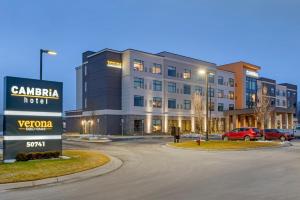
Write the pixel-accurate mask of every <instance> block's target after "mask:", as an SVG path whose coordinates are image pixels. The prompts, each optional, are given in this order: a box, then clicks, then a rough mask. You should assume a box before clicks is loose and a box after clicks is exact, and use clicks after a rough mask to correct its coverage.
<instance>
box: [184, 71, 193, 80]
mask: <svg viewBox="0 0 300 200" xmlns="http://www.w3.org/2000/svg"><path fill="white" fill-rule="evenodd" d="M191 77H192V71H191V70H190V69H184V73H183V78H184V79H191Z"/></svg>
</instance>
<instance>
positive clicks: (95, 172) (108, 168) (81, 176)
mask: <svg viewBox="0 0 300 200" xmlns="http://www.w3.org/2000/svg"><path fill="white" fill-rule="evenodd" d="M109 158H110V162H108V163H107V164H105V165H103V166H100V167H97V168H94V169H90V170H87V171H83V172H79V173H74V174H70V175H66V176H59V177H55V178H47V179H42V180H36V181H26V182H19V183H7V184H0V193H1V192H4V191H7V190H13V189H18V188H28V187H36V186H41V185H49V184H50V185H52V184H58V183H71V182H76V181H81V180H85V179H89V178H93V177H97V176H101V175H104V174H107V173H110V172H113V171H115V170H117V169H119V168H120V167H121V166H122V164H123V162H122V161H121V160H120V159H118V158H116V157H112V156H109Z"/></svg>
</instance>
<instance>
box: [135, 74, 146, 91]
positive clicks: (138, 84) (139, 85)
mask: <svg viewBox="0 0 300 200" xmlns="http://www.w3.org/2000/svg"><path fill="white" fill-rule="evenodd" d="M134 88H141V89H143V88H144V79H143V78H137V77H134Z"/></svg>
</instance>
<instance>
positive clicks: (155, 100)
mask: <svg viewBox="0 0 300 200" xmlns="http://www.w3.org/2000/svg"><path fill="white" fill-rule="evenodd" d="M161 105H162V99H161V97H153V101H152V106H153V108H161Z"/></svg>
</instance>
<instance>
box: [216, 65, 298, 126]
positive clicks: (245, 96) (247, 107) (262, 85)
mask: <svg viewBox="0 0 300 200" xmlns="http://www.w3.org/2000/svg"><path fill="white" fill-rule="evenodd" d="M219 69H223V70H228V71H231V72H234V74H235V80H236V87H235V99H236V102H235V103H236V109H235V110H230V111H226V112H225V115H226V123H227V124H228V126H226V127H227V130H229V129H233V128H238V127H247V126H252V127H259V128H262V127H266V128H286V129H291V128H293V127H294V125H295V123H296V121H295V120H294V117H296V110H297V86H296V85H292V84H288V83H283V84H277V83H276V81H275V80H272V79H269V78H263V77H259V70H260V69H261V67H259V66H256V65H253V64H250V63H246V62H236V63H231V64H226V65H222V66H219ZM262 98H267V99H268V100H269V101H268V104H269V108H268V111H270V116H269V117H268V120H267V122H262V121H259V120H258V119H257V114H256V113H255V112H256V109H255V107H256V104H257V103H258V101H259V100H260V99H262ZM262 123H263V125H262Z"/></svg>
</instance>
